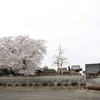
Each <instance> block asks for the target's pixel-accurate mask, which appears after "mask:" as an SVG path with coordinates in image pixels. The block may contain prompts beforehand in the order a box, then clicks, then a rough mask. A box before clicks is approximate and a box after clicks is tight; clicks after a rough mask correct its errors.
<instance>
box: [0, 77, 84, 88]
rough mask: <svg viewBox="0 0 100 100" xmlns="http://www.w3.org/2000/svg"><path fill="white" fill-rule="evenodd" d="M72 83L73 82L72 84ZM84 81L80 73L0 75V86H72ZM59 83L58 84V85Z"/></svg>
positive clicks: (78, 85)
mask: <svg viewBox="0 0 100 100" xmlns="http://www.w3.org/2000/svg"><path fill="white" fill-rule="evenodd" d="M72 83H73V84H72ZM81 83H84V80H83V76H81V75H73V76H72V75H71V76H67V75H55V76H39V77H0V84H1V86H0V87H5V86H6V87H7V86H8V87H9V86H13V87H16V86H32V87H36V86H38V87H43V86H53V87H56V86H57V87H58V86H60V87H61V86H62V87H66V86H67V88H69V87H70V88H72V87H74V86H76V87H77V88H79V87H80V84H81ZM59 84H60V85H59Z"/></svg>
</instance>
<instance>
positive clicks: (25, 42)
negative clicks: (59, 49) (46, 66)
mask: <svg viewBox="0 0 100 100" xmlns="http://www.w3.org/2000/svg"><path fill="white" fill-rule="evenodd" d="M45 43H46V41H45V40H35V39H32V38H30V37H29V36H28V35H19V36H15V37H2V38H0V68H1V69H2V68H8V69H9V68H10V69H12V70H13V71H15V72H16V73H20V74H24V75H27V76H28V75H29V74H31V75H34V72H35V70H36V69H38V68H39V66H40V64H41V61H42V60H43V58H44V55H45V54H46V46H45Z"/></svg>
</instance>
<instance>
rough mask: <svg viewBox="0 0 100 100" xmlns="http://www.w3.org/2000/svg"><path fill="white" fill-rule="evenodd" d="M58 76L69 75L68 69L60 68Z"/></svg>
mask: <svg viewBox="0 0 100 100" xmlns="http://www.w3.org/2000/svg"><path fill="white" fill-rule="evenodd" d="M58 71H60V73H58ZM57 74H67V68H58V69H57Z"/></svg>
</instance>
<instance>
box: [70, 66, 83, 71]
mask: <svg viewBox="0 0 100 100" xmlns="http://www.w3.org/2000/svg"><path fill="white" fill-rule="evenodd" d="M71 69H73V70H74V71H76V72H78V73H79V72H80V71H82V68H80V65H72V66H71Z"/></svg>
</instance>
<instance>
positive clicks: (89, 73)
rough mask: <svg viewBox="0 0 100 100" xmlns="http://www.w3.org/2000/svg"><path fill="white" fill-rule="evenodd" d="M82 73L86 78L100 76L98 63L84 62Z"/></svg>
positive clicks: (99, 64)
mask: <svg viewBox="0 0 100 100" xmlns="http://www.w3.org/2000/svg"><path fill="white" fill-rule="evenodd" d="M83 73H84V74H86V79H89V78H91V77H94V76H100V63H94V64H85V71H84V72H83Z"/></svg>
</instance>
